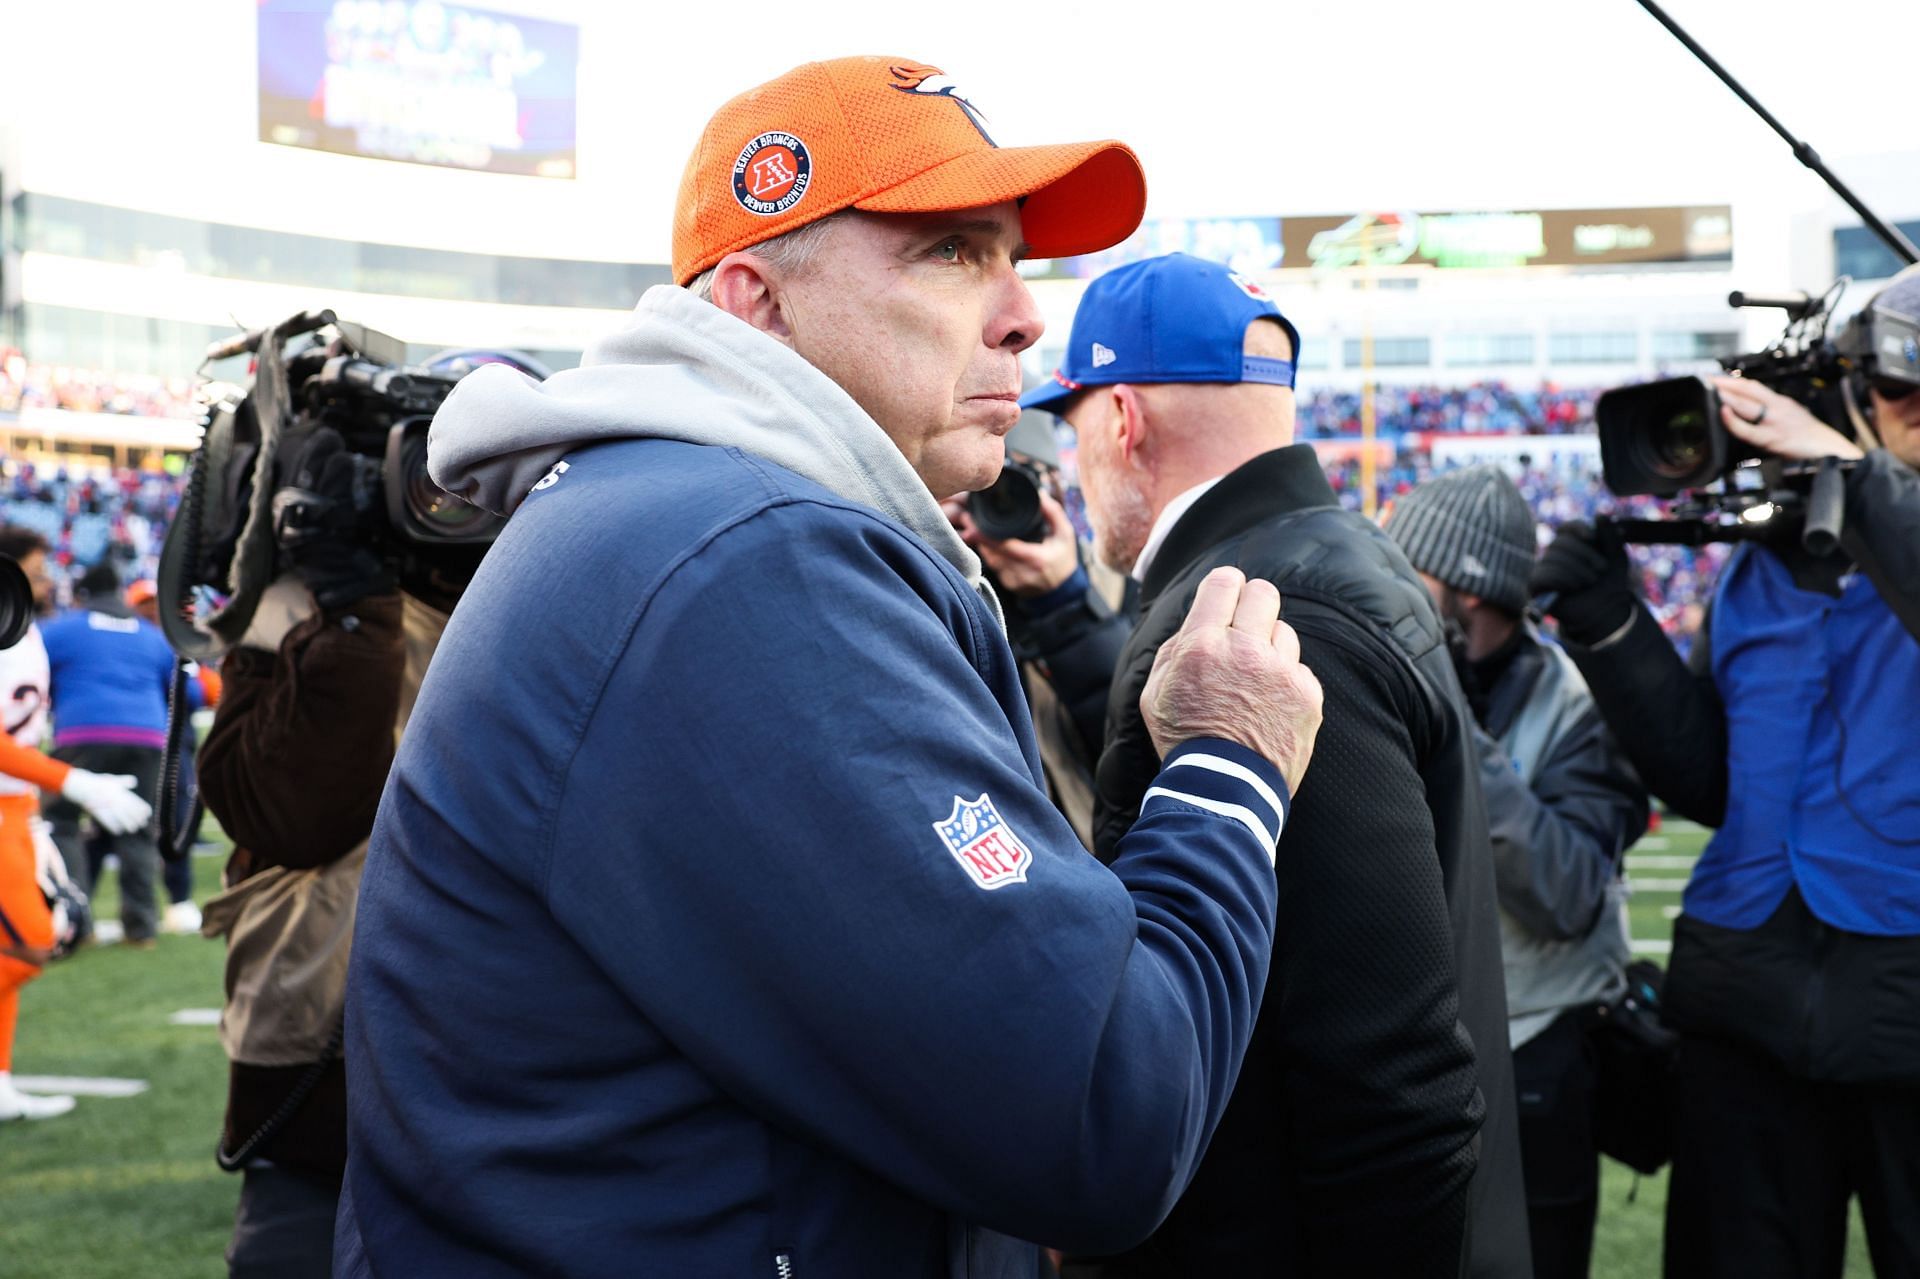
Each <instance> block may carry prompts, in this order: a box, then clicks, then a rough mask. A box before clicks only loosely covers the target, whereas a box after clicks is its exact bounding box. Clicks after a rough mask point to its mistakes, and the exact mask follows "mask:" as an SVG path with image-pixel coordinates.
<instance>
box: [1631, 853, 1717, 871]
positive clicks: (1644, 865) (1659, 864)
mask: <svg viewBox="0 0 1920 1279" xmlns="http://www.w3.org/2000/svg"><path fill="white" fill-rule="evenodd" d="M1699 860H1700V859H1699V858H1698V857H1641V856H1638V855H1637V854H1634V853H1628V854H1627V869H1628V870H1629V871H1636V870H1692V869H1693V867H1694V863H1695V862H1698V861H1699Z"/></svg>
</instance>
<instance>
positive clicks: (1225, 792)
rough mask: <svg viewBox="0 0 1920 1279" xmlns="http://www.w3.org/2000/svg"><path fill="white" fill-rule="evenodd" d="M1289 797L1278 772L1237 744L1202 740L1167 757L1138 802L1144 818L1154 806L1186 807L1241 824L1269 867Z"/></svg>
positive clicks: (1182, 745) (1203, 738)
mask: <svg viewBox="0 0 1920 1279" xmlns="http://www.w3.org/2000/svg"><path fill="white" fill-rule="evenodd" d="M1289 802H1290V797H1289V796H1288V794H1287V783H1286V780H1285V779H1284V778H1282V777H1281V776H1280V770H1279V769H1277V768H1275V767H1274V766H1273V765H1272V764H1271V763H1270V762H1268V761H1267V760H1266V759H1264V758H1262V757H1261V756H1260V755H1259V754H1257V753H1256V752H1254V751H1251V750H1248V749H1247V748H1246V747H1245V746H1242V745H1240V744H1239V743H1238V742H1229V741H1225V740H1223V739H1220V738H1212V737H1199V738H1195V739H1194V740H1192V741H1188V742H1182V743H1181V744H1180V745H1179V746H1177V747H1175V748H1174V750H1173V752H1172V753H1171V754H1169V755H1168V756H1167V758H1166V761H1165V762H1164V763H1163V764H1162V765H1161V767H1160V775H1159V776H1158V777H1156V778H1154V781H1153V785H1152V786H1151V787H1150V788H1148V790H1147V793H1146V797H1145V798H1144V799H1143V800H1142V801H1141V803H1140V816H1141V817H1143V818H1144V817H1146V816H1147V815H1148V814H1149V813H1151V812H1152V811H1153V809H1154V806H1155V805H1156V804H1185V805H1187V806H1189V807H1191V808H1198V809H1202V810H1204V811H1206V812H1209V813H1213V814H1216V815H1217V816H1220V817H1224V818H1228V819H1230V820H1232V821H1235V822H1238V823H1239V824H1240V825H1241V826H1243V827H1245V828H1246V831H1247V833H1248V834H1249V835H1250V836H1252V837H1253V838H1254V839H1256V840H1258V841H1259V843H1260V849H1261V851H1262V852H1263V853H1265V854H1266V856H1267V861H1268V862H1269V863H1271V862H1272V861H1273V860H1274V857H1275V848H1276V846H1277V845H1278V844H1279V842H1280V832H1281V831H1282V830H1283V829H1284V828H1285V827H1286V824H1287V806H1288V804H1289Z"/></svg>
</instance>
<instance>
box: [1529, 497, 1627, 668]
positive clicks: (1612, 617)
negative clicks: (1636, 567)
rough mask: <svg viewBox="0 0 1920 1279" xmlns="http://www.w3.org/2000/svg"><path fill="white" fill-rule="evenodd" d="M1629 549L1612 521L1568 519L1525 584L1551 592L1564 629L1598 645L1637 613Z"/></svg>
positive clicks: (1533, 590)
mask: <svg viewBox="0 0 1920 1279" xmlns="http://www.w3.org/2000/svg"><path fill="white" fill-rule="evenodd" d="M1631 573H1632V569H1631V567H1630V566H1629V565H1628V563H1627V548H1626V546H1625V545H1624V544H1623V543H1622V542H1621V541H1620V535H1619V534H1618V533H1617V532H1615V531H1614V529H1613V527H1612V526H1611V525H1606V524H1603V525H1601V526H1600V527H1598V528H1596V527H1594V526H1593V525H1591V524H1589V523H1587V522H1586V521H1585V520H1569V521H1568V522H1567V523H1565V524H1562V525H1561V526H1560V532H1559V534H1558V535H1557V536H1555V537H1554V539H1553V544H1552V545H1550V546H1548V547H1547V552H1546V554H1545V555H1542V556H1541V557H1540V562H1539V563H1538V564H1535V565H1534V566H1533V576H1532V578H1531V579H1530V580H1529V581H1528V583H1527V589H1528V591H1530V592H1531V593H1532V594H1534V595H1552V596H1554V600H1553V602H1552V603H1551V604H1549V605H1548V606H1547V612H1549V613H1551V614H1552V615H1553V617H1554V618H1555V620H1557V621H1558V622H1559V623H1560V634H1561V635H1562V636H1563V637H1564V638H1566V639H1569V640H1572V641H1573V642H1574V643H1576V644H1585V645H1593V644H1598V643H1599V642H1600V641H1601V640H1603V639H1605V638H1607V636H1609V635H1611V634H1613V633H1614V632H1615V631H1617V630H1619V629H1620V628H1621V627H1623V626H1625V625H1626V624H1627V622H1628V621H1629V620H1630V619H1631V618H1632V617H1633V607H1634V604H1635V603H1636V602H1637V598H1638V597H1636V596H1635V595H1634V593H1633V582H1632V577H1631Z"/></svg>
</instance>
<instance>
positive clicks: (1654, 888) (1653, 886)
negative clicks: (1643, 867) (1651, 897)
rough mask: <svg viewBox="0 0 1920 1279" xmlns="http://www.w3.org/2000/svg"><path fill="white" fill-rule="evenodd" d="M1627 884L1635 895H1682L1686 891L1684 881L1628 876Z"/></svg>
mask: <svg viewBox="0 0 1920 1279" xmlns="http://www.w3.org/2000/svg"><path fill="white" fill-rule="evenodd" d="M1627 882H1628V883H1629V884H1631V885H1633V891H1634V892H1636V893H1684V892H1686V891H1687V881H1686V880H1684V879H1640V878H1637V877H1636V876H1633V875H1629V876H1627Z"/></svg>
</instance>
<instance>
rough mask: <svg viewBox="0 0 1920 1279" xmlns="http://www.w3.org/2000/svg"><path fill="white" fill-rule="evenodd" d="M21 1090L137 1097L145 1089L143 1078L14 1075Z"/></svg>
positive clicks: (145, 1084) (73, 1095)
mask: <svg viewBox="0 0 1920 1279" xmlns="http://www.w3.org/2000/svg"><path fill="white" fill-rule="evenodd" d="M13 1084H14V1087H16V1088H18V1089H19V1090H20V1091H21V1092H33V1093H65V1094H67V1095H68V1096H69V1097H138V1096H139V1095H140V1094H141V1093H143V1092H145V1091H146V1090H147V1081H146V1080H144V1079H85V1078H82V1077H80V1076H78V1075H15V1076H14V1077H13Z"/></svg>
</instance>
